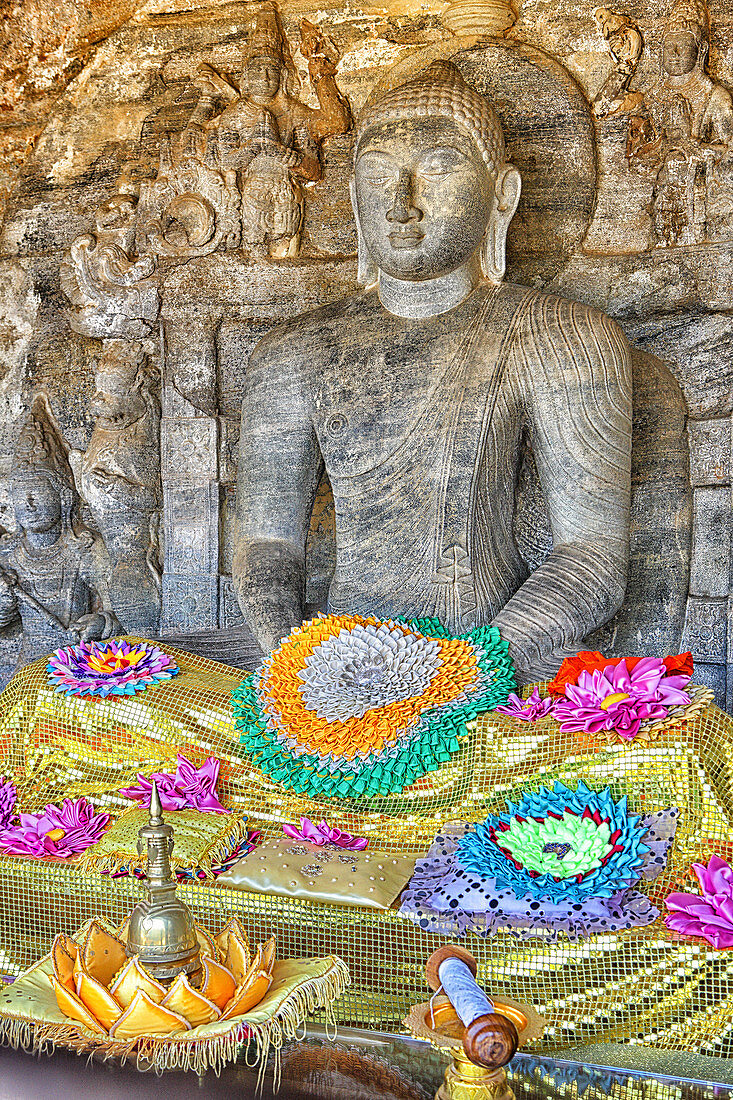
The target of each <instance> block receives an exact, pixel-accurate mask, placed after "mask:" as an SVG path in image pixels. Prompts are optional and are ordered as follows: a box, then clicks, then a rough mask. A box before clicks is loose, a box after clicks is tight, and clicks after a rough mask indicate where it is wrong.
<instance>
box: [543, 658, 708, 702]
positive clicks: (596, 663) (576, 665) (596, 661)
mask: <svg viewBox="0 0 733 1100" xmlns="http://www.w3.org/2000/svg"><path fill="white" fill-rule="evenodd" d="M624 659H625V660H626V668H627V669H628V671H629V672H633V670H634V668H635V666H636V665H637V664H638V662H639V661H641V660H643V658H642V657H626V658H623V657H604V656H603V654H602V653H599V652H598V650H591V649H582V650H581V651H580V652H579V653H576V654H575V655H574V656H573V657H566V658H565V660H564V661H563V663H562V664H561V665H560V668H559V669H558V673H557V676H556V677H555V679H554V680H551V681H550V683H549V684H548V685H547V690H548V692H549V693H550V695H564V694H565V688H566V687H567V685H568V684H577V682H578V677H579V676H580V674H581V672H590V673H593V672H600V671H602V670H603V669H604V668H608V666H609V665H612V666H613V667H614V668H615V667H616V665H618V664H620V663H621V661H623V660H624ZM664 667H665V668H666V670H667V675H670V674H674V673H677V674H683V675H685V676H692V654H691V653H689V652H688V653H677V654H675V655H674V656H668V657H665V658H664Z"/></svg>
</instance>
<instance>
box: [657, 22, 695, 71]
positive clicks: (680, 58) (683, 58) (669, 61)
mask: <svg viewBox="0 0 733 1100" xmlns="http://www.w3.org/2000/svg"><path fill="white" fill-rule="evenodd" d="M698 52H699V48H698V44H697V40H696V38H695V36H694V34H692V33H691V32H690V31H685V30H678V31H670V33H669V34H666V35H665V36H664V41H663V42H662V66H663V68H664V71H665V72H666V73H669V75H670V76H686V75H687V73H691V72H692V70H693V69H694V68H695V65H697V56H698Z"/></svg>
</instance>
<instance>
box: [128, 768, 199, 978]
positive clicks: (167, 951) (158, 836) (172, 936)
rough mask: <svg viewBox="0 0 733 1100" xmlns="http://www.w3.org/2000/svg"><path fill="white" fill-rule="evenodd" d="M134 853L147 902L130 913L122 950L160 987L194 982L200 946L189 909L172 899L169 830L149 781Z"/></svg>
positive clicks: (173, 896)
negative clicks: (143, 865)
mask: <svg viewBox="0 0 733 1100" xmlns="http://www.w3.org/2000/svg"><path fill="white" fill-rule="evenodd" d="M138 837H139V839H138V842H137V850H138V854H139V855H140V857H141V858H142V857H143V856H145V855H147V876H148V877H147V882H146V892H147V897H146V898H145V899H144V900H143V901H141V902H139V903H138V904H137V905H136V906H135V908H134V909H133V911H132V913H131V914H130V923H129V926H128V933H127V944H126V947H125V951H126V952H127V955H128V956H133V955H137V956H138V958H139V960H140V962H141V964H142V965H143V967H144V968H145V970H147V972H148V973H149V974H150V975H151V977H153V978H156V979H157V980H158V981H160V982H165V983H166V984H167V983H168V982H169V981H170V980H171V979H173V978H175V977H176V976H177V975H178V974H180V973H181V972H183V973H184V974H186V975H187V976H188V977H189V978H193V980H194V984H195V981H196V978H197V977H198V976H199V974H200V972H201V960H200V957H199V956H200V947H199V943H198V939H197V937H196V930H195V928H194V923H193V917H192V915H191V910H190V909H189V908H188V906H187V905H186V904H184V902H182V901H181V900H180V898H179V897H177V896H176V880H175V877H174V875H173V874H172V872H171V864H170V854H171V852H172V851H173V827H172V826H171V825H166V823H165V822H164V821H163V812H162V807H161V804H160V795H159V794H158V787H157V784H156V782H155V780H153V781H152V791H151V793H150V820H149V821H148V823H147V825H143V827H142V829H141V830H140V832H139V833H138Z"/></svg>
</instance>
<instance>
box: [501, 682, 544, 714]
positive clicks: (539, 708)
mask: <svg viewBox="0 0 733 1100" xmlns="http://www.w3.org/2000/svg"><path fill="white" fill-rule="evenodd" d="M552 706H553V700H552V699H551V698H549V697H548V698H547V699H542V698H540V690H539V688H535V689H534V691H533V692H532V694H531V695H530V697H529V699H527V700H526V701H525V700H524V699H520V698H519V696H518V695H516V694H515V693H514V692H513V691H512V692H511V693H510V695H509V698H508V699H507V702H506V706H503V707H497V708H496V709H497V710H498V711H500V712H501V713H502V714H508V715H509V717H510V718H518V719H519V721H520V722H537V721H538V720H539V719H540V718H544V717H545V715H546V714H549V713H550V711H551V710H552Z"/></svg>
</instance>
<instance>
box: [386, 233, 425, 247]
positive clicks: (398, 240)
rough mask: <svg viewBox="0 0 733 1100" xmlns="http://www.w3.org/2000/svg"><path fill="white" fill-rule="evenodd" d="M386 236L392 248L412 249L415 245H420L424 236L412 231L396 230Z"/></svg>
mask: <svg viewBox="0 0 733 1100" xmlns="http://www.w3.org/2000/svg"><path fill="white" fill-rule="evenodd" d="M387 236H388V237H389V240H390V243H391V245H392V247H393V248H414V247H415V245H418V244H420V241H421V240H422V239H423V237H424V236H425V234H424V233H421V232H420V231H419V230H414V229H407V230H399V229H396V230H394V231H393V232H392V233H388V234H387Z"/></svg>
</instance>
